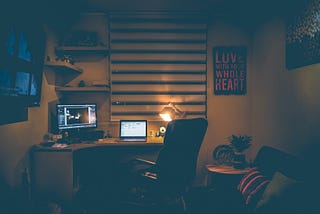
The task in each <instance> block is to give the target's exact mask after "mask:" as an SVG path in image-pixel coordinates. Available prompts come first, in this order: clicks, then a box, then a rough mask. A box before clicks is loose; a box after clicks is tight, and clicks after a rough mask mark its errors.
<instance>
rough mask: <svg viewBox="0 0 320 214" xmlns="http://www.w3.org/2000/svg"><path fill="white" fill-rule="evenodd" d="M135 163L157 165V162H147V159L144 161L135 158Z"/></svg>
mask: <svg viewBox="0 0 320 214" xmlns="http://www.w3.org/2000/svg"><path fill="white" fill-rule="evenodd" d="M133 161H134V162H139V163H144V164H147V165H155V164H156V162H154V161H150V160H145V159H142V158H135V159H134V160H133Z"/></svg>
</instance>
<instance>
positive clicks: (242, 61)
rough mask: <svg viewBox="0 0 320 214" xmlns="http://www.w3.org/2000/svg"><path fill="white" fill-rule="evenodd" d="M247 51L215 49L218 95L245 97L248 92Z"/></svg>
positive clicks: (243, 49) (214, 70) (239, 48)
mask: <svg viewBox="0 0 320 214" xmlns="http://www.w3.org/2000/svg"><path fill="white" fill-rule="evenodd" d="M246 72H247V49H246V48H245V47H237V46H235V47H214V48H213V73H214V74H213V81H214V84H213V85H214V94H216V95H244V94H246V92H247V73H246Z"/></svg>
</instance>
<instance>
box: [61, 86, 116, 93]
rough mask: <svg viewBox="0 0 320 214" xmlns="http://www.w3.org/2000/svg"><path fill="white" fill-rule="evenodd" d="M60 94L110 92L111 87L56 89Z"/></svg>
mask: <svg viewBox="0 0 320 214" xmlns="http://www.w3.org/2000/svg"><path fill="white" fill-rule="evenodd" d="M55 90H56V91H58V92H109V91H110V89H109V87H60V86H57V87H55Z"/></svg>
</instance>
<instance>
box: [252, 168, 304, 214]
mask: <svg viewBox="0 0 320 214" xmlns="http://www.w3.org/2000/svg"><path fill="white" fill-rule="evenodd" d="M300 187H302V182H300V181H297V180H295V179H293V178H289V177H287V176H285V175H283V174H282V173H280V172H278V171H277V172H275V174H274V176H273V178H272V180H271V182H270V183H269V185H268V186H267V187H266V189H265V191H264V192H263V194H262V196H261V198H260V200H259V201H258V202H257V205H256V210H260V212H262V211H265V212H270V211H272V210H273V211H277V212H280V211H281V212H283V213H297V212H298V210H299V206H298V205H299V204H301V198H299V197H306V195H304V194H302V192H301V189H300ZM270 209H272V210H270ZM267 210H268V211H267ZM262 213H263V212H262Z"/></svg>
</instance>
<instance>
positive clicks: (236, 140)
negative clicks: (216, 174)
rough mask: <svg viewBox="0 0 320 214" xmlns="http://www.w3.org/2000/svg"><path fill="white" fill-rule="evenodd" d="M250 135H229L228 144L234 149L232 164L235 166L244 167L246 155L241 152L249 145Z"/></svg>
mask: <svg viewBox="0 0 320 214" xmlns="http://www.w3.org/2000/svg"><path fill="white" fill-rule="evenodd" d="M251 141H252V136H249V135H231V136H230V137H229V142H230V146H231V147H232V148H233V151H234V158H233V166H234V167H235V168H245V167H246V157H245V154H244V153H243V152H244V151H245V150H246V149H248V148H249V147H250V146H251Z"/></svg>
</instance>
